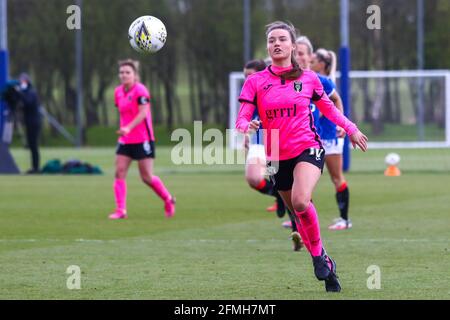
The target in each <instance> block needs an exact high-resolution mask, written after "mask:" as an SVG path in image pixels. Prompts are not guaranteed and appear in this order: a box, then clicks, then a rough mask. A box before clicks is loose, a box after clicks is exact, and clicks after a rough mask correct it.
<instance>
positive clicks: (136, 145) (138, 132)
mask: <svg viewBox="0 0 450 320" xmlns="http://www.w3.org/2000/svg"><path fill="white" fill-rule="evenodd" d="M119 79H120V83H121V85H120V86H118V87H117V88H116V89H115V91H114V101H115V104H116V107H117V108H118V110H119V115H120V129H119V130H118V131H117V134H118V135H119V139H118V146H117V151H116V173H115V180H114V195H115V199H116V210H115V212H113V213H112V214H110V215H109V218H110V219H124V218H127V209H126V197H127V184H126V176H127V172H128V168H129V167H130V164H131V162H132V161H133V160H137V161H138V167H139V173H140V176H141V179H142V181H143V182H144V183H145V184H146V185H148V186H149V187H150V188H152V189H153V191H154V192H155V193H156V194H157V195H158V196H159V197H160V198H161V199H162V200H163V201H164V204H165V215H166V217H168V218H170V217H172V216H173V215H174V214H175V199H174V197H173V196H172V195H171V194H170V193H169V191H167V189H166V187H165V186H164V184H163V182H162V181H161V179H160V178H159V177H158V176H155V175H153V159H154V158H155V143H154V142H155V137H154V134H153V127H152V117H151V112H150V94H149V92H148V90H147V88H146V87H145V86H144V85H143V84H142V83H140V82H139V81H138V63H137V62H136V61H133V60H124V61H120V62H119Z"/></svg>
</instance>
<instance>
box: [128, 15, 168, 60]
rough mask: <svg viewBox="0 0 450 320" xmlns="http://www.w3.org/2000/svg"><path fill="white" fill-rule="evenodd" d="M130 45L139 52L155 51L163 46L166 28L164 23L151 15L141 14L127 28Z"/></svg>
mask: <svg viewBox="0 0 450 320" xmlns="http://www.w3.org/2000/svg"><path fill="white" fill-rule="evenodd" d="M128 39H129V41H130V45H131V47H132V48H133V49H134V50H136V51H137V52H139V53H155V52H158V51H159V50H161V49H162V47H164V44H165V43H166V39H167V30H166V26H165V25H164V23H162V21H161V20H159V19H158V18H155V17H153V16H142V17H139V18H137V19H136V20H134V21H133V23H132V24H131V25H130V28H129V29H128Z"/></svg>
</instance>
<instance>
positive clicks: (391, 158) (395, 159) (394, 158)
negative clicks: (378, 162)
mask: <svg viewBox="0 0 450 320" xmlns="http://www.w3.org/2000/svg"><path fill="white" fill-rule="evenodd" d="M384 161H385V162H386V164H387V165H389V166H395V165H397V164H398V163H399V162H400V156H399V155H398V154H396V153H389V154H388V155H387V156H386V158H384Z"/></svg>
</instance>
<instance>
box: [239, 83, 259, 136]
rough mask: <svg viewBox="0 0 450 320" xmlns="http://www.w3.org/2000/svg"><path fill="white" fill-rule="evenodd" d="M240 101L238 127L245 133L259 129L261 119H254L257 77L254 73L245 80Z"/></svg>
mask: <svg viewBox="0 0 450 320" xmlns="http://www.w3.org/2000/svg"><path fill="white" fill-rule="evenodd" d="M239 102H240V103H241V108H240V110H239V114H238V116H237V119H236V129H238V130H239V131H240V132H243V133H247V132H248V131H249V130H257V129H258V128H259V121H258V120H253V121H252V117H253V114H254V112H255V109H256V78H255V77H254V76H253V75H251V76H249V77H248V78H247V79H246V80H245V83H244V86H243V87H242V91H241V95H240V96H239Z"/></svg>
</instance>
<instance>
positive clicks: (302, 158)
mask: <svg viewBox="0 0 450 320" xmlns="http://www.w3.org/2000/svg"><path fill="white" fill-rule="evenodd" d="M299 162H308V163H311V164H313V165H315V166H316V167H317V168H319V169H320V171H321V172H323V166H324V163H325V150H324V149H323V148H320V149H317V148H308V149H306V150H305V151H303V152H302V153H301V154H299V155H298V156H296V157H294V158H291V159H287V160H280V161H279V162H278V171H277V172H276V173H275V174H274V175H272V176H271V178H272V182H273V183H274V184H275V188H276V189H277V190H279V191H288V190H291V189H292V185H293V184H294V169H295V166H296V165H297V163H299ZM269 166H275V163H274V162H270V163H269Z"/></svg>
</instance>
